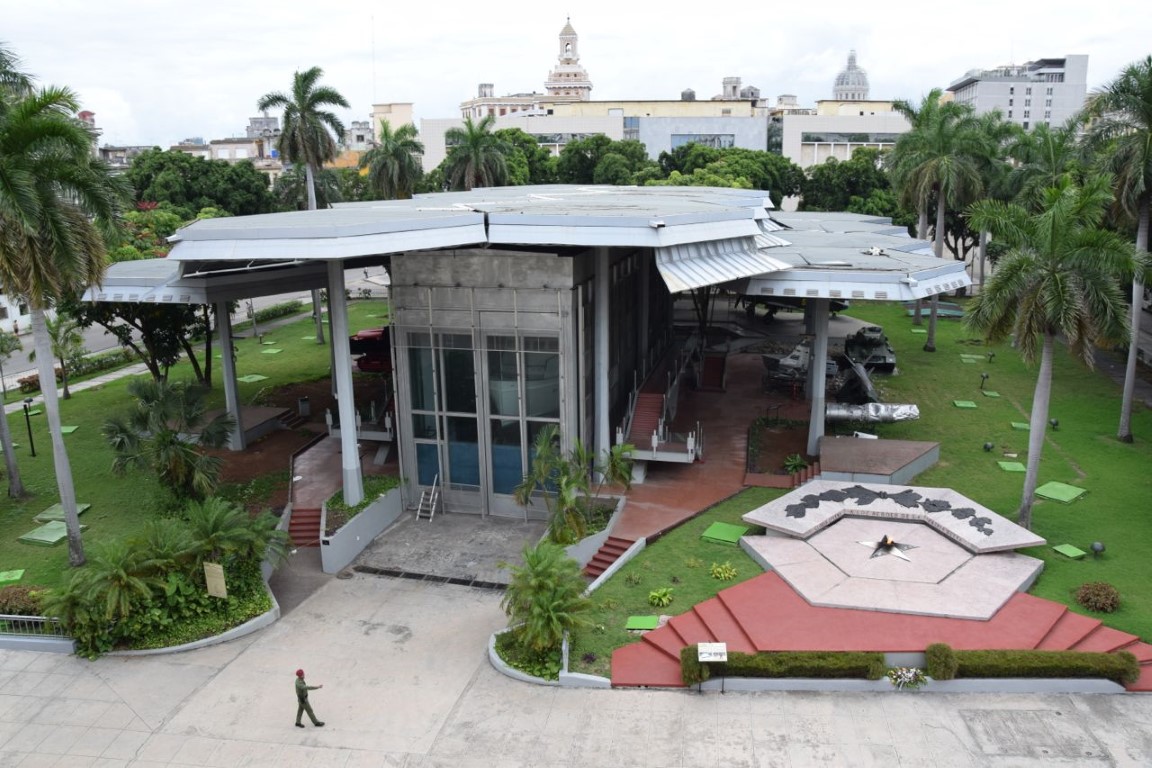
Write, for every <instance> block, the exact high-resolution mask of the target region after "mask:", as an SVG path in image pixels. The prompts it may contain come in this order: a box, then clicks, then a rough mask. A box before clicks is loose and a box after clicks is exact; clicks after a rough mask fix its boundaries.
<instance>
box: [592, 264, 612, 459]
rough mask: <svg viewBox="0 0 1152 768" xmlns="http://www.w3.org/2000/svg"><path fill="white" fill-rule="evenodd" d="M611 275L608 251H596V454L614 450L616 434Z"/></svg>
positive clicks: (594, 340)
mask: <svg viewBox="0 0 1152 768" xmlns="http://www.w3.org/2000/svg"><path fill="white" fill-rule="evenodd" d="M608 278H609V273H608V249H607V248H597V249H596V276H595V278H594V279H595V281H596V296H595V307H594V308H593V311H594V314H595V318H596V320H595V323H593V334H594V338H593V343H594V357H595V360H594V361H593V363H592V365H593V366H594V370H595V378H596V438H595V445H596V453H597V454H600V453H602V452H603V451H606V450H610V449H611V448H612V434H611V432H612V431H611V429H610V428H609V424H608V369H609V367H610V363H609V360H608V320H609V317H610V314H609V312H608V295H609V293H610V292H611V286H610V284H609V283H610V281H609V279H608Z"/></svg>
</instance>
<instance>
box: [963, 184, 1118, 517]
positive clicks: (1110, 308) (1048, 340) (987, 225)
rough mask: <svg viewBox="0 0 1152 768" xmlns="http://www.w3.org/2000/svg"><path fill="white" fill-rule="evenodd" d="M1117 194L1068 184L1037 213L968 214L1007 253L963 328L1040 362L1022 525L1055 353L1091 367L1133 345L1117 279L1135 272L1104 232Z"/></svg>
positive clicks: (998, 210) (988, 204) (991, 210)
mask: <svg viewBox="0 0 1152 768" xmlns="http://www.w3.org/2000/svg"><path fill="white" fill-rule="evenodd" d="M1111 197H1112V193H1111V189H1110V186H1109V179H1108V178H1107V177H1103V176H1094V177H1091V178H1089V179H1088V180H1087V181H1086V182H1085V184H1084V186H1083V187H1078V186H1076V185H1075V184H1074V183H1073V182H1072V180H1071V179H1070V178H1068V177H1067V176H1065V177H1064V178H1062V179H1060V180H1059V183H1058V185H1057V186H1056V187H1052V188H1050V189H1048V190H1047V191H1046V192H1045V193H1044V199H1043V203H1042V205H1041V206H1040V207H1039V209H1038V210H1036V211H1033V210H1029V209H1028V208H1024V207H1022V206H1020V205H1018V204H1015V203H1004V202H1001V201H999V200H991V199H985V200H980V201H978V202H977V203H975V204H973V205H972V207H971V208H970V209H969V215H970V216H971V218H972V225H973V226H974V227H977V228H979V229H987V230H988V231H990V232H991V233H992V235H993V237H995V238H997V239H1000V240H1003V241H1004V242H1005V243H1006V244H1007V245H1008V247H1009V249H1010V250H1009V251H1008V253H1007V254H1006V255H1005V256H1003V257H1002V258H1001V260H1000V263H999V266H998V268H997V270H996V273H995V274H994V275H993V276H992V277H991V279H989V281H988V283H987V285H986V286H985V289H984V290H983V291H982V292H981V293H980V294H979V295H977V296H976V298H975V299H974V300H973V301H972V302H971V303H970V304H969V305H968V311H967V313H966V315H965V321H964V322H965V324H966V325H967V326H968V327H969V328H971V329H973V330H975V331H978V332H980V333H982V334H984V336H985V337H986V338H988V339H989V340H991V341H997V342H999V341H1004V340H1005V339H1008V338H1012V339H1013V340H1014V344H1015V346H1016V348H1017V349H1018V350H1020V355H1021V357H1023V358H1024V360H1025V361H1027V362H1033V361H1034V360H1036V358H1037V356H1039V358H1040V369H1039V372H1038V374H1037V377H1036V389H1035V394H1034V395H1033V398H1032V413H1031V418H1030V420H1029V430H1030V431H1029V434H1028V466H1027V472H1026V474H1025V476H1024V492H1023V497H1022V498H1021V501H1020V510H1019V523H1020V524H1021V525H1023V526H1024V527H1026V528H1027V527H1031V524H1032V501H1033V499H1032V497H1033V494H1034V493H1035V491H1036V483H1037V479H1038V477H1039V473H1040V454H1041V451H1042V450H1043V447H1044V433H1045V430H1046V428H1047V425H1048V403H1049V400H1050V398H1051V391H1052V354H1053V347H1054V346H1055V343H1056V339H1057V338H1064V339H1065V340H1066V341H1067V344H1068V348H1069V350H1070V351H1071V352H1072V354H1074V355H1075V356H1076V357H1078V358H1079V359H1080V360H1081V361H1082V362H1083V363H1084V364H1085V365H1087V366H1089V367H1091V366H1092V364H1093V351H1094V349H1095V347H1096V345H1097V344H1099V343H1102V342H1107V341H1116V340H1122V339H1125V338H1127V329H1126V328H1125V325H1124V299H1123V296H1122V295H1121V292H1120V290H1119V287H1118V285H1117V281H1116V278H1117V276H1118V275H1121V274H1124V273H1125V272H1126V271H1127V270H1130V269H1131V266H1132V249H1131V247H1130V246H1128V245H1127V244H1126V243H1125V242H1124V240H1123V238H1121V237H1120V236H1119V235H1117V234H1115V233H1114V232H1109V231H1106V230H1104V229H1101V228H1100V226H1099V225H1100V222H1101V220H1102V218H1103V216H1104V211H1105V208H1106V206H1107V205H1108V203H1109V201H1110V200H1111Z"/></svg>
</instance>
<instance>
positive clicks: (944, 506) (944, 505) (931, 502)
mask: <svg viewBox="0 0 1152 768" xmlns="http://www.w3.org/2000/svg"><path fill="white" fill-rule="evenodd" d="M920 507H921V508H922V509H923V510H924V511H925V512H928V513H929V514H932V513H935V512H947V511H948V510H949V509H952V504H951V502H948V501H945V500H944V499H924V502H923V503H922V504H921V505H920Z"/></svg>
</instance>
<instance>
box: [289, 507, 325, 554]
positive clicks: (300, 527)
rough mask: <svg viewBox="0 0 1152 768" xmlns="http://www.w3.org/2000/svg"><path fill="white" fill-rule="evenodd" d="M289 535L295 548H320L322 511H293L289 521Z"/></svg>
mask: <svg viewBox="0 0 1152 768" xmlns="http://www.w3.org/2000/svg"><path fill="white" fill-rule="evenodd" d="M288 535H289V536H290V537H291V539H292V545H293V546H295V547H317V546H320V510H319V509H293V510H292V518H291V519H290V520H289V521H288Z"/></svg>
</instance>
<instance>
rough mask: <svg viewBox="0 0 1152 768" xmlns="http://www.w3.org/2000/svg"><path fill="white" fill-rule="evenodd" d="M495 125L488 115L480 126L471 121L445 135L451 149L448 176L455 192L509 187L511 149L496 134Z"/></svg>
mask: <svg viewBox="0 0 1152 768" xmlns="http://www.w3.org/2000/svg"><path fill="white" fill-rule="evenodd" d="M495 123H496V118H495V117H493V116H492V115H485V116H484V117H483V118H481V119H480V122H478V123H476V122H473V121H472V118H470V117H468V118H465V119H464V125H463V127H455V128H449V129H448V130H447V131H446V132H445V133H444V141H445V143H446V144H447V145H448V156H447V157H446V158H445V159H444V176H445V178H447V180H448V185H449V186H450V187H451V188H452V189H454V190H469V189H472V188H473V187H499V186H501V185H503V184H504V183H506V181H507V179H508V160H507V157H506V155H507V154H508V151H509V148H508V145H507V144H505V143H504V142H503V141H502V140H501V139H500V138H499V137H497V136H496V134H494V133H493V132H492V126H493V125H494V124H495Z"/></svg>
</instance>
